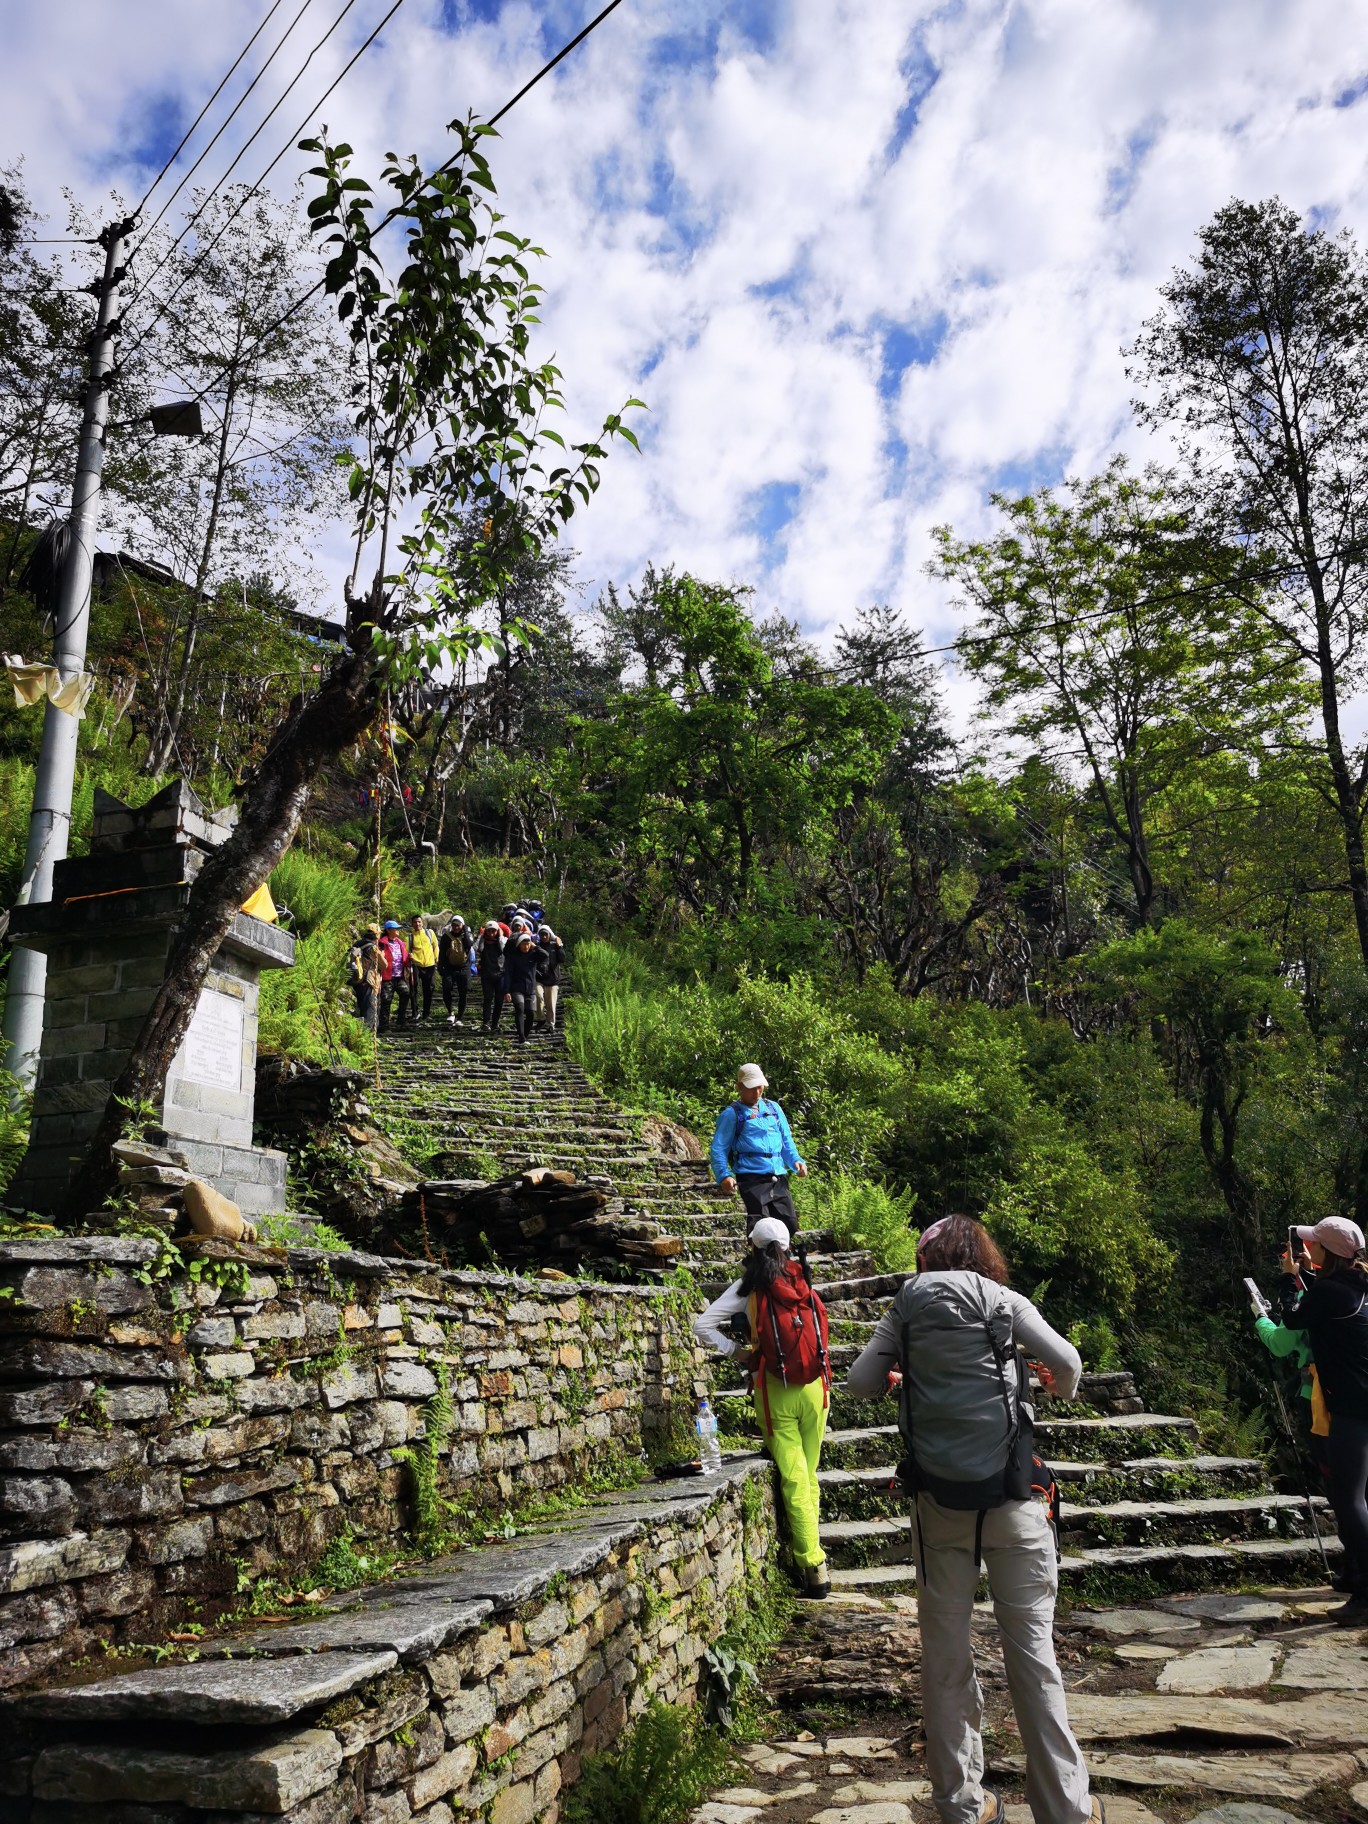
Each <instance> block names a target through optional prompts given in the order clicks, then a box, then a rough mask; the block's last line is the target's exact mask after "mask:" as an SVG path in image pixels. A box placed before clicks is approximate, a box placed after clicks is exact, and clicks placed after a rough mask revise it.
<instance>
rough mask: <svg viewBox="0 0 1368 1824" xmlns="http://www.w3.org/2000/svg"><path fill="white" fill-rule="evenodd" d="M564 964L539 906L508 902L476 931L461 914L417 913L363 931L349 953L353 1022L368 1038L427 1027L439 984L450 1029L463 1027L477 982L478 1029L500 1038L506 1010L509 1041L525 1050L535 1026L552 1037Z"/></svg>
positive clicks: (559, 943)
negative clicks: (404, 920) (366, 1031)
mask: <svg viewBox="0 0 1368 1824" xmlns="http://www.w3.org/2000/svg"><path fill="white" fill-rule="evenodd" d="M565 964H566V954H565V943H564V940H563V939H562V938H561V937H559V936H558V935H557V933H556V932H554V931H553V930H552V929H551V925H550V922H549V920H548V919H547V917H546V913H545V911H544V909H543V907H542V905H541V902H540V901H539V900H530V901H529V902H528V903H527V904H526V905H518V904H517V903H516V902H514V901H512V900H510V901H509V902H508V904H507V905H506V906H504V908H503V911H502V913H501V915H500V916H499V917H498V918H487V919H486V920H485V921H484V923H483V924H482V925H480V926H479V927H478V928H477V927H474V926H471V925H468V924H467V923H466V921H465V919H464V918H462V916H461V915H460V913H459V912H444V913H442V914H440V915H439V916H437V917H430V916H428V915H427V914H424V913H422V912H416V913H415V914H414V915H413V917H412V918H411V919H409V921H408V923H407V925H403V924H401V923H400V922H399V920H398V919H397V918H387V919H385V920H384V922H383V923H382V924H373V925H367V926H365V927H364V929H363V930H361V931H359V932H357V934H356V938H355V941H354V942H353V944H352V947H351V949H350V951H349V952H348V955H347V980H348V983H349V985H350V987H351V991H352V995H353V997H354V999H355V1002H356V1012H357V1016H358V1018H360V1019H361V1020H363V1021H364V1022H365V1023H366V1025H367V1026H369V1027H370V1028H371V1030H372V1031H373V1032H387V1031H389V1029H390V1027H391V1026H393V1027H395V1028H397V1029H400V1030H403V1029H406V1028H411V1027H415V1026H418V1025H419V1024H421V1023H424V1022H430V1021H431V1020H432V1018H433V1013H432V1003H433V998H434V994H435V992H436V988H437V986H438V984H439V983H440V986H441V992H442V1006H443V1008H444V1009H445V1011H446V1023H447V1025H448V1026H454V1027H463V1026H464V1025H465V1023H466V1003H467V1001H468V999H469V997H470V989H471V984H472V982H478V983H479V985H480V1000H481V1019H480V1031H481V1032H484V1033H490V1034H493V1033H495V1032H497V1031H498V1029H499V1021H500V1020H501V1018H502V1017H503V1010H504V1008H505V1006H507V1007H509V1008H510V1009H511V1011H512V1016H513V1031H514V1036H515V1038H516V1040H517V1042H518V1044H519V1045H526V1044H527V1042H528V1040H529V1038H530V1037H531V1035H532V1032H533V1030H534V1028H536V1029H540V1030H541V1031H543V1032H554V1031H555V1027H556V1011H557V1004H558V1002H559V1000H560V989H561V981H562V976H563V972H564V969H565ZM438 1017H439V1018H440V1017H441V1016H440V1015H439V1016H438Z"/></svg>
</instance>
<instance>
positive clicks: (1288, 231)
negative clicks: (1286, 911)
mask: <svg viewBox="0 0 1368 1824" xmlns="http://www.w3.org/2000/svg"><path fill="white" fill-rule="evenodd" d="M1198 238H1199V240H1200V243H1201V246H1200V252H1199V253H1198V255H1197V258H1196V260H1195V262H1194V263H1193V264H1192V265H1190V266H1187V267H1179V268H1178V269H1177V270H1176V271H1175V272H1174V274H1173V277H1172V278H1171V279H1170V280H1169V282H1168V284H1167V285H1165V286H1164V287H1163V288H1162V290H1161V294H1160V295H1161V296H1162V298H1163V300H1164V304H1163V308H1162V309H1161V310H1160V311H1159V312H1158V313H1157V314H1156V315H1155V316H1153V317H1151V318H1150V319H1149V321H1148V322H1146V323H1145V325H1144V327H1143V328H1142V330H1141V332H1140V335H1139V337H1138V338H1137V340H1136V343H1135V346H1134V348H1133V349H1131V350H1130V354H1131V357H1132V361H1133V367H1132V369H1131V372H1132V375H1133V377H1134V378H1136V379H1137V380H1139V381H1140V382H1141V383H1142V384H1144V385H1146V386H1147V387H1148V388H1149V389H1150V391H1149V393H1148V396H1147V397H1145V398H1143V399H1140V400H1137V401H1136V405H1135V409H1136V412H1137V414H1138V415H1139V417H1140V420H1141V422H1142V423H1144V424H1148V425H1153V426H1163V427H1165V428H1168V429H1171V430H1172V431H1173V432H1174V434H1175V436H1176V438H1177V442H1178V447H1179V450H1180V452H1181V456H1182V461H1183V465H1184V469H1185V472H1186V483H1187V489H1188V492H1189V495H1190V498H1191V500H1192V503H1193V506H1194V509H1195V510H1196V511H1197V512H1198V513H1200V514H1201V515H1202V516H1203V517H1204V518H1205V519H1206V521H1207V522H1208V523H1209V525H1210V526H1211V528H1212V530H1213V533H1214V535H1215V536H1217V537H1219V538H1222V539H1225V540H1229V541H1231V542H1232V543H1233V544H1234V545H1235V546H1236V547H1237V548H1239V549H1240V551H1241V552H1242V554H1243V560H1244V561H1243V563H1242V564H1240V565H1239V566H1236V567H1235V568H1234V569H1233V570H1232V571H1231V573H1230V574H1229V575H1228V576H1227V578H1226V583H1227V587H1228V588H1229V589H1230V590H1231V591H1232V592H1233V593H1236V594H1238V595H1239V596H1240V597H1241V598H1242V599H1243V600H1244V601H1245V602H1246V604H1247V605H1248V607H1249V609H1250V610H1251V612H1253V613H1254V614H1257V615H1258V616H1259V617H1260V618H1261V619H1262V620H1263V621H1264V623H1265V625H1266V626H1267V628H1268V630H1269V634H1270V636H1271V638H1272V639H1273V640H1274V641H1275V642H1276V643H1277V645H1278V646H1280V647H1281V648H1282V650H1283V652H1284V653H1285V654H1286V655H1287V656H1288V658H1289V659H1290V660H1291V662H1292V664H1293V665H1294V666H1295V667H1296V668H1297V670H1298V671H1300V672H1303V673H1304V675H1307V676H1309V677H1310V678H1311V679H1312V680H1314V684H1315V687H1316V692H1317V698H1318V705H1319V710H1320V721H1321V729H1320V740H1319V760H1320V762H1321V764H1320V765H1319V766H1318V767H1317V768H1315V770H1314V776H1315V777H1316V780H1317V785H1318V788H1319V789H1320V790H1321V791H1323V793H1324V794H1325V796H1326V798H1327V800H1328V801H1329V803H1330V804H1331V805H1332V806H1333V808H1334V811H1335V815H1336V817H1337V818H1338V820H1339V825H1340V831H1341V837H1342V841H1343V845H1344V856H1345V863H1346V875H1347V885H1348V891H1349V896H1350V899H1351V902H1352V905H1353V910H1354V921H1355V927H1356V931H1357V936H1358V944H1359V952H1360V955H1361V956H1362V959H1363V962H1364V966H1365V967H1366V968H1368V862H1366V861H1365V856H1364V834H1363V820H1364V807H1365V792H1366V791H1368V752H1365V751H1363V750H1362V749H1361V748H1360V749H1359V750H1356V749H1355V748H1354V747H1353V746H1352V744H1351V743H1350V742H1349V740H1348V739H1347V738H1346V735H1345V731H1344V726H1343V719H1344V708H1345V702H1346V699H1347V698H1348V697H1349V696H1351V695H1352V694H1353V692H1354V690H1355V689H1356V688H1357V687H1358V686H1359V685H1360V684H1361V683H1362V681H1363V676H1364V671H1363V663H1364V660H1363V653H1364V641H1365V636H1366V635H1368V565H1365V563H1364V554H1365V535H1366V534H1368V263H1365V260H1364V256H1363V255H1362V253H1361V252H1360V251H1359V249H1358V247H1357V246H1356V245H1355V243H1354V241H1353V239H1352V237H1351V236H1350V235H1349V234H1348V232H1347V231H1346V232H1345V233H1344V234H1341V235H1339V236H1331V235H1330V234H1328V233H1326V232H1325V231H1324V230H1322V229H1311V228H1307V227H1304V226H1303V225H1302V223H1301V222H1300V221H1299V219H1298V218H1297V216H1296V214H1295V212H1294V211H1293V210H1291V209H1289V208H1288V207H1287V205H1286V204H1285V203H1283V202H1281V201H1280V200H1279V199H1278V198H1276V197H1274V198H1272V199H1271V200H1269V201H1266V202H1262V203H1245V202H1240V201H1231V202H1230V203H1227V204H1226V206H1225V207H1224V208H1223V209H1219V210H1218V211H1217V212H1216V214H1215V216H1214V217H1213V218H1212V220H1211V221H1210V222H1209V223H1208V224H1207V226H1206V227H1205V228H1203V229H1202V231H1201V234H1200V236H1199V237H1198Z"/></svg>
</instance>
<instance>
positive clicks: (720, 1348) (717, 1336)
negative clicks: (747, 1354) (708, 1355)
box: [693, 1279, 748, 1355]
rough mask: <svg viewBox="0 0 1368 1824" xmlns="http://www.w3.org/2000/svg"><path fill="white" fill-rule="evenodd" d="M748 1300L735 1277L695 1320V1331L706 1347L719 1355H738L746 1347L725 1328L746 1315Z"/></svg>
mask: <svg viewBox="0 0 1368 1824" xmlns="http://www.w3.org/2000/svg"><path fill="white" fill-rule="evenodd" d="M747 1303H748V1301H747V1299H746V1298H745V1297H744V1295H743V1294H742V1291H741V1281H740V1280H739V1279H734V1280H733V1281H732V1283H731V1284H730V1285H729V1286H728V1287H727V1289H726V1291H725V1292H722V1293H720V1294H719V1295H718V1296H717V1297H716V1298H715V1299H714V1300H713V1302H712V1303H711V1304H710V1305H709V1306H708V1308H707V1310H706V1311H703V1312H701V1313H700V1314H699V1315H698V1316H697V1317H696V1318H695V1319H694V1320H693V1333H694V1335H695V1336H696V1337H697V1338H698V1340H699V1342H700V1343H702V1344H703V1346H704V1348H705V1349H712V1350H714V1351H715V1352H716V1353H717V1354H718V1355H736V1354H738V1353H739V1352H740V1351H741V1350H742V1349H744V1348H746V1346H747V1345H746V1344H745V1343H738V1342H737V1341H736V1339H735V1338H734V1337H731V1336H728V1335H727V1332H726V1330H725V1328H724V1326H725V1325H726V1324H729V1323H730V1322H731V1320H732V1319H733V1318H734V1317H744V1315H745V1312H746V1305H747Z"/></svg>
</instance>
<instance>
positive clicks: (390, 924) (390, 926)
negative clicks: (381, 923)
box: [385, 918, 399, 931]
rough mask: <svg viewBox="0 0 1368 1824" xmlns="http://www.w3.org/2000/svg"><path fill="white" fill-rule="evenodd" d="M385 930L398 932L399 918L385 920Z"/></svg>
mask: <svg viewBox="0 0 1368 1824" xmlns="http://www.w3.org/2000/svg"><path fill="white" fill-rule="evenodd" d="M385 929H386V931H397V930H398V929H399V920H398V919H397V918H387V919H386V920H385Z"/></svg>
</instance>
